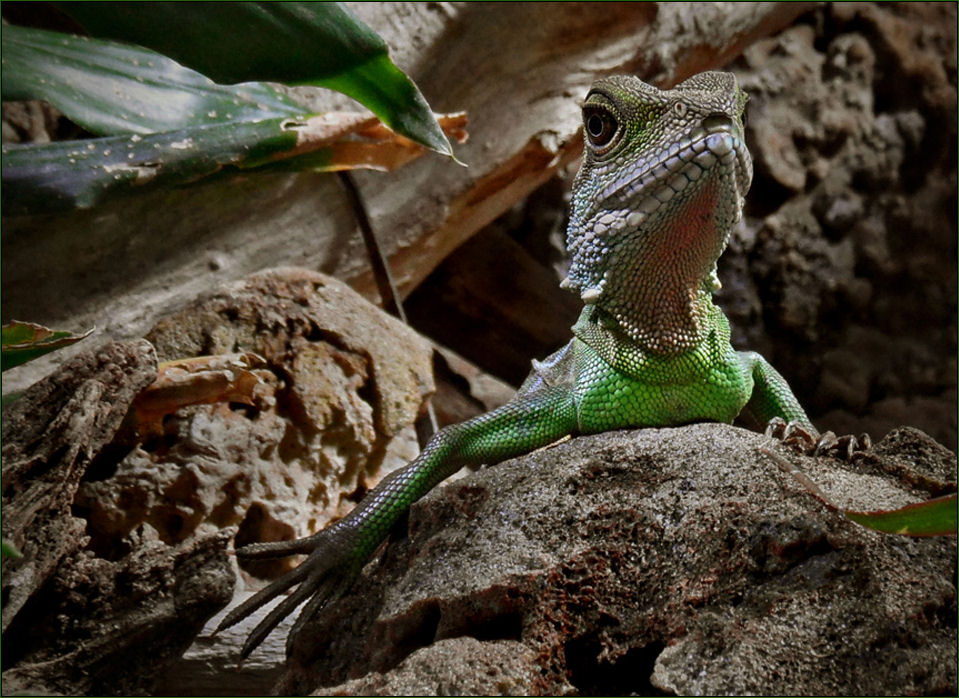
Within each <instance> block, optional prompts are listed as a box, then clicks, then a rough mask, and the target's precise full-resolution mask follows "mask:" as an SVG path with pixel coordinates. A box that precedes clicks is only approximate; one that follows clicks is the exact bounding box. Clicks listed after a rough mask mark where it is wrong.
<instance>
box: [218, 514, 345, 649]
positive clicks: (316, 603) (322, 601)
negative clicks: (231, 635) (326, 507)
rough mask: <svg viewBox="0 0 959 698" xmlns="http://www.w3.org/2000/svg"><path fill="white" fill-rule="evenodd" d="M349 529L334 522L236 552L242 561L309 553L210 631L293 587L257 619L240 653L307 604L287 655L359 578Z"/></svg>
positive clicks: (230, 623) (232, 622)
mask: <svg viewBox="0 0 959 698" xmlns="http://www.w3.org/2000/svg"><path fill="white" fill-rule="evenodd" d="M349 533H350V531H349V530H348V529H344V528H341V527H338V526H337V525H336V524H333V525H332V526H330V527H328V528H326V529H324V530H322V531H320V532H319V533H316V534H314V535H312V536H308V537H306V538H299V539H297V540H291V541H278V542H270V543H252V544H250V545H246V546H243V547H242V548H238V549H237V551H236V556H237V557H238V558H241V559H245V560H263V559H267V558H276V557H285V556H287V555H297V554H307V553H308V554H309V557H307V558H306V560H304V561H303V562H302V563H300V565H299V566H298V567H297V568H296V569H294V570H292V571H290V572H288V573H287V574H285V575H283V576H282V577H280V578H278V579H276V580H274V581H273V582H272V583H271V584H270V585H269V586H267V587H265V588H263V589H261V590H260V591H258V592H257V593H256V594H254V595H253V596H251V597H250V598H249V599H247V600H246V601H244V602H243V603H241V604H240V605H239V606H237V607H236V608H234V609H233V610H232V611H230V612H229V613H228V614H227V615H226V617H224V618H223V620H222V621H221V622H220V624H219V625H218V626H217V629H216V632H220V631H221V630H225V629H226V628H229V627H231V626H233V625H236V624H237V623H238V622H240V621H241V620H243V619H244V618H246V617H247V616H249V615H251V614H253V613H255V612H256V611H257V610H259V609H260V608H262V607H263V606H265V605H266V604H268V603H269V602H270V601H272V600H273V599H275V598H276V597H277V596H279V595H280V594H283V593H284V592H286V591H288V590H289V589H290V588H291V587H293V586H296V585H299V586H297V587H296V589H295V590H294V591H293V592H292V593H290V594H289V595H288V596H287V597H286V598H285V599H283V601H281V602H280V603H279V604H277V605H276V607H275V608H274V609H273V610H272V611H270V613H268V614H267V615H266V617H265V618H263V620H261V621H260V622H259V623H258V624H257V626H256V627H255V628H254V629H253V630H252V631H251V632H250V635H249V637H248V638H247V640H246V642H245V643H244V644H243V649H242V650H241V651H240V657H241V659H245V658H246V657H248V656H249V655H250V653H251V652H252V651H253V650H254V649H256V647H257V646H258V645H259V644H260V643H261V642H263V640H264V639H265V638H266V636H267V635H269V634H270V633H271V632H273V629H274V628H276V626H277V625H279V623H280V622H281V621H282V620H283V619H284V618H286V617H287V616H288V615H290V614H291V613H293V611H294V610H296V607H297V606H299V605H300V604H301V603H303V602H304V601H307V599H309V601H307V603H306V605H305V606H304V607H303V610H302V611H301V612H300V615H299V616H298V617H297V619H296V622H295V623H294V624H293V628H292V630H290V634H289V636H288V637H287V640H286V651H287V654H289V653H290V648H291V645H292V641H293V638H294V637H295V636H296V634H297V633H298V632H299V631H300V629H301V628H302V627H303V626H304V625H305V624H306V622H307V621H308V620H309V619H310V618H312V617H313V616H314V615H315V614H316V613H317V612H318V611H319V610H320V609H322V608H323V607H324V606H326V605H327V604H329V603H331V602H333V601H335V600H336V599H338V598H339V597H340V596H342V595H343V594H344V593H345V592H346V591H347V590H348V589H349V588H350V586H351V585H352V584H353V582H354V581H355V580H356V578H357V576H359V572H360V569H361V568H362V566H363V565H362V563H363V561H362V560H357V559H356V555H355V554H353V546H352V545H351V543H352V537H351V536H349Z"/></svg>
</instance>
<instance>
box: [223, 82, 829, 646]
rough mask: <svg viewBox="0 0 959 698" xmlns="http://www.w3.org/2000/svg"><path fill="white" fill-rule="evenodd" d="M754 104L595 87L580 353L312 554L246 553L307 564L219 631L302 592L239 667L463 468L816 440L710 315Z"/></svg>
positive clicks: (547, 364)
mask: <svg viewBox="0 0 959 698" xmlns="http://www.w3.org/2000/svg"><path fill="white" fill-rule="evenodd" d="M745 104H746V95H745V93H743V92H742V91H741V90H740V89H739V86H738V85H737V83H736V79H735V77H734V76H733V75H731V74H729V73H716V72H710V73H703V74H700V75H696V76H694V77H692V78H690V79H688V80H686V81H685V82H683V83H682V84H680V85H678V86H677V87H676V88H674V89H672V90H665V91H664V90H659V89H657V88H655V87H652V86H650V85H647V84H645V83H643V82H641V81H640V80H638V79H636V78H634V77H611V78H605V79H602V80H599V81H597V82H596V83H595V84H594V85H593V88H592V89H591V90H590V93H589V95H588V96H587V98H586V102H585V104H584V106H583V123H584V134H585V140H586V147H585V154H584V160H583V164H582V167H581V169H580V171H579V174H578V175H577V177H576V180H575V182H574V184H573V201H572V213H571V217H570V223H569V229H568V235H567V246H568V249H569V252H570V255H571V266H570V273H569V278H568V279H566V280H565V281H564V282H563V285H564V287H567V288H570V289H572V290H575V291H577V292H578V293H579V294H580V296H581V297H582V299H583V301H584V302H585V303H586V306H585V308H584V309H583V313H582V315H581V316H580V318H579V320H578V321H577V323H576V325H574V327H573V334H574V338H573V339H572V340H571V341H570V342H569V344H567V345H566V346H565V347H563V348H562V349H561V350H560V351H558V352H556V353H555V354H553V355H552V356H550V357H549V358H548V359H546V360H545V361H543V362H533V373H532V374H531V375H530V377H529V378H527V380H526V382H525V383H524V384H523V386H522V387H521V388H520V390H519V392H518V393H517V394H516V396H515V397H514V398H513V399H512V400H511V401H510V402H509V403H507V404H506V405H503V406H502V407H500V408H498V409H496V410H493V411H492V412H489V413H487V414H484V415H481V416H479V417H476V418H474V419H470V420H468V421H466V422H463V423H461V424H457V425H454V426H449V427H446V428H445V429H442V430H441V431H439V432H438V433H437V434H436V435H435V436H434V437H433V438H432V439H431V440H430V442H429V444H428V445H427V446H426V448H425V449H424V450H423V452H422V453H421V454H420V455H419V457H417V458H416V460H414V461H413V462H412V463H410V464H409V465H408V466H407V467H406V468H404V469H402V470H399V471H396V472H394V473H391V474H390V475H389V476H387V477H386V478H385V479H384V480H383V481H382V482H381V483H380V484H379V485H378V486H377V487H376V488H375V489H373V490H372V491H371V492H370V493H369V494H368V495H367V496H366V497H365V498H364V499H363V500H362V501H361V502H360V503H359V504H358V505H357V506H356V508H355V509H354V510H353V511H352V512H351V513H350V514H349V515H348V516H346V517H345V518H343V519H341V520H340V521H337V522H336V523H334V524H332V525H330V526H329V527H327V528H326V529H325V530H323V531H321V532H319V533H317V534H316V535H313V536H310V537H309V538H304V539H300V540H296V541H289V542H280V543H258V544H253V545H249V546H246V547H245V548H241V549H240V550H238V551H237V555H239V556H241V557H244V558H248V559H250V558H266V557H278V556H284V555H291V554H295V553H309V557H308V558H307V560H305V561H304V562H303V563H302V564H301V565H300V566H299V567H297V568H296V569H295V570H293V571H292V572H290V573H289V574H287V575H286V576H284V577H281V578H280V579H278V580H276V581H275V582H273V583H272V584H271V585H270V586H269V587H267V588H266V589H264V590H263V591H261V592H260V593H259V594H257V595H256V596H254V597H252V598H251V599H250V600H248V601H247V602H246V603H244V604H242V605H241V606H239V607H237V608H236V609H235V610H234V611H232V612H231V613H230V614H229V615H228V616H227V617H226V618H225V619H224V621H223V623H221V625H220V628H225V627H229V626H230V625H233V624H234V623H236V622H237V621H239V620H240V619H242V618H244V617H246V616H248V615H249V614H250V613H252V612H253V611H255V610H256V609H258V608H260V607H261V606H263V605H264V604H265V603H267V602H268V601H269V600H271V599H272V598H274V597H276V596H278V595H279V594H281V593H283V592H285V591H286V590H288V589H290V588H291V587H293V586H294V585H297V584H298V585H299V586H298V587H297V588H296V590H295V591H294V592H293V593H292V594H290V595H289V596H288V597H287V598H286V599H284V600H283V601H282V602H281V603H280V604H279V605H278V606H277V607H276V608H275V609H274V610H273V611H272V612H271V613H270V614H269V615H267V617H266V618H264V619H263V620H262V621H261V622H260V624H259V625H258V626H257V627H256V629H255V630H254V631H253V632H252V633H251V634H250V637H249V639H248V640H247V643H246V645H245V646H244V648H243V650H242V655H243V656H244V657H245V656H247V655H248V654H249V653H250V652H251V651H252V650H253V649H254V648H255V647H256V646H257V645H258V644H259V643H260V642H261V641H262V640H263V638H264V637H266V636H267V635H268V634H269V633H270V632H271V631H272V630H273V628H274V627H275V626H276V625H277V624H278V623H279V622H280V621H281V620H282V619H283V618H284V617H286V616H287V615H289V614H290V613H292V612H293V610H294V609H295V608H296V607H297V606H298V605H299V604H300V603H302V602H304V601H307V600H308V599H309V601H308V603H307V604H306V606H305V607H304V609H303V611H302V612H301V614H300V616H299V617H298V619H297V621H296V623H295V625H294V627H293V630H292V631H291V633H290V638H292V637H294V636H295V635H296V633H297V632H298V631H299V630H300V628H301V627H302V626H303V624H304V623H305V622H306V621H307V620H308V619H309V618H310V617H312V616H313V615H314V614H315V613H316V612H317V611H318V610H319V609H320V608H322V607H323V606H325V605H326V604H327V603H329V602H330V601H331V600H333V599H335V598H336V597H338V596H340V595H341V594H342V593H343V592H344V591H345V590H346V589H348V588H349V586H350V585H351V584H352V582H353V581H354V580H355V579H356V577H357V576H358V575H359V573H360V570H361V568H362V566H363V565H364V564H365V563H366V562H367V561H368V560H369V558H370V557H371V556H372V554H373V553H374V551H375V550H376V549H377V547H378V546H379V545H380V543H382V541H383V540H384V539H385V538H386V537H387V535H388V533H389V531H390V528H391V527H392V526H393V524H394V523H395V522H396V521H397V520H398V519H400V517H402V516H403V515H404V514H405V513H406V512H407V510H408V509H409V507H410V505H411V504H412V503H413V502H415V501H416V500H417V499H419V498H420V497H422V496H423V495H424V494H426V493H427V492H429V491H430V489H432V488H433V487H434V486H436V485H437V484H438V483H439V482H441V481H442V480H444V479H445V478H447V477H448V476H450V475H451V474H453V473H454V472H456V471H457V470H459V469H460V468H461V467H463V466H464V465H480V464H492V463H497V462H499V461H502V460H504V459H507V458H511V457H514V456H518V455H522V454H524V453H528V452H529V451H532V450H534V449H536V448H539V447H541V446H546V445H548V444H550V443H552V442H554V441H556V440H557V439H560V438H562V437H564V436H567V435H571V434H590V433H596V432H602V431H608V430H610V429H621V428H626V427H662V426H671V425H680V424H686V423H689V422H695V421H702V420H714V421H721V422H731V421H732V420H733V419H734V418H735V417H736V416H737V415H738V414H739V413H740V412H741V411H742V410H743V409H744V408H746V409H748V410H749V411H750V412H751V413H752V414H753V415H754V417H756V418H757V419H759V420H760V421H761V422H762V423H765V422H766V421H768V420H769V419H771V418H773V417H780V418H783V419H785V420H786V421H788V422H795V423H798V424H799V425H800V426H802V427H804V428H805V429H806V430H807V431H808V432H810V433H811V434H813V435H815V434H816V431H815V429H814V428H813V426H812V424H811V423H810V422H809V419H808V418H807V417H806V414H805V413H804V412H803V410H802V408H801V407H800V405H799V403H798V402H797V400H796V398H795V397H794V396H793V394H792V392H791V391H790V389H789V386H788V385H787V384H786V381H785V380H784V379H783V378H782V376H780V375H779V374H778V373H777V372H776V371H775V370H774V369H773V368H772V366H770V365H769V364H768V363H767V362H766V361H765V360H764V359H763V358H762V357H761V356H759V355H758V354H755V353H753V352H737V351H735V350H734V349H733V348H732V346H731V345H730V342H729V323H728V321H727V320H726V317H725V316H724V315H723V313H722V311H721V310H720V309H719V308H717V307H716V306H715V305H714V304H713V302H712V293H713V291H714V290H716V289H717V288H718V286H719V284H718V280H717V278H716V260H717V259H718V258H719V256H720V254H722V252H723V250H724V249H725V247H726V244H727V242H728V239H729V234H730V232H731V230H732V227H733V226H734V225H735V224H736V222H738V220H739V218H740V217H741V215H742V205H743V197H744V196H745V194H746V191H747V190H748V189H749V184H750V181H751V178H752V162H751V160H750V157H749V153H748V151H747V150H746V146H745V142H744V139H743V121H742V117H743V111H744V108H745ZM288 649H289V640H288Z"/></svg>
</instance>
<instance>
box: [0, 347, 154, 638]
mask: <svg viewBox="0 0 959 698" xmlns="http://www.w3.org/2000/svg"><path fill="white" fill-rule="evenodd" d="M155 377H156V354H155V353H154V351H153V347H152V346H150V344H149V343H148V342H144V341H142V340H140V341H132V342H117V343H113V344H108V345H106V346H104V347H101V348H99V349H96V350H93V351H90V350H88V351H86V352H85V353H83V354H81V355H80V356H78V357H76V358H74V359H72V360H71V361H69V362H67V363H66V364H64V365H63V366H62V367H61V369H60V370H59V371H57V372H56V373H55V374H53V375H51V376H48V377H47V378H45V379H43V380H42V381H40V382H38V383H36V384H34V385H33V386H31V387H30V388H29V389H28V390H26V391H25V392H24V394H23V395H21V396H20V397H19V398H18V399H17V400H16V401H14V402H13V403H12V404H10V405H8V406H7V407H5V408H4V410H3V537H4V538H5V539H7V540H9V541H11V542H12V543H13V544H14V545H15V546H17V548H18V549H19V550H20V551H21V552H22V553H23V557H22V558H19V559H14V558H4V559H3V626H2V627H3V630H4V632H6V630H7V628H8V627H9V625H10V623H11V622H12V621H13V620H14V618H16V616H17V613H18V612H19V610H20V609H21V607H22V606H23V604H24V603H26V601H27V599H29V598H30V596H31V595H32V594H33V593H34V592H35V591H36V590H37V589H38V588H39V587H40V586H41V585H43V583H44V582H45V581H46V580H47V578H48V577H49V576H50V575H51V574H52V572H53V571H54V570H55V569H56V567H57V565H58V564H59V563H60V561H61V560H62V559H63V558H64V557H66V556H68V555H71V554H73V553H74V552H75V551H76V550H78V549H79V548H80V547H81V546H82V545H83V544H84V543H85V540H84V536H83V533H84V522H83V521H82V520H81V519H79V518H76V517H74V516H72V515H71V514H72V512H71V506H72V504H73V499H74V495H75V493H76V490H77V487H78V485H79V482H80V478H81V477H83V475H84V474H85V473H86V470H87V467H88V466H89V465H90V463H91V462H92V460H93V459H94V457H95V456H96V455H97V454H98V453H99V452H100V450H101V449H102V448H103V447H104V446H106V445H107V444H108V443H110V441H111V440H112V439H113V437H114V435H115V434H116V431H117V429H119V427H120V424H121V422H122V421H123V418H124V417H125V416H126V413H127V409H128V408H129V406H130V404H131V402H132V401H133V398H134V397H135V396H136V394H137V393H138V392H139V391H140V390H142V389H143V388H145V387H146V386H147V385H149V384H150V383H151V382H152V381H153V379H154V378H155Z"/></svg>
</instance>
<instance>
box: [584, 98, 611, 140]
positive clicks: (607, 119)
mask: <svg viewBox="0 0 959 698" xmlns="http://www.w3.org/2000/svg"><path fill="white" fill-rule="evenodd" d="M583 126H584V127H585V129H586V137H587V138H588V139H589V142H590V145H592V146H593V147H594V148H603V147H605V146H607V145H609V144H610V142H612V140H613V137H614V136H615V135H616V132H617V131H618V130H619V122H618V121H616V117H614V116H613V115H612V114H610V113H609V111H607V110H606V109H604V108H603V107H598V106H596V105H588V106H586V107H583Z"/></svg>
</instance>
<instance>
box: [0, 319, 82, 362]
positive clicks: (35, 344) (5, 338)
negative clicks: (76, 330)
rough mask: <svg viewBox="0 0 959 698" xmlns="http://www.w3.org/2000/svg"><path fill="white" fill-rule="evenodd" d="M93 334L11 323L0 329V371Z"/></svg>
mask: <svg viewBox="0 0 959 698" xmlns="http://www.w3.org/2000/svg"><path fill="white" fill-rule="evenodd" d="M91 332H93V330H92V329H91V330H88V331H87V332H84V333H83V334H73V333H72V332H63V331H60V332H56V331H54V330H51V329H49V328H46V327H43V326H42V325H34V324H32V323H29V322H16V321H14V322H11V323H9V324H7V325H4V326H3V327H2V328H0V370H3V371H6V370H7V369H8V368H14V367H15V366H20V365H21V364H25V363H27V362H28V361H32V360H33V359H36V358H37V357H39V356H43V355H44V354H48V353H50V352H51V351H56V350H57V349H62V348H63V347H66V346H69V345H71V344H74V343H76V342H79V341H80V340H81V339H84V338H86V337H88V336H90V333H91Z"/></svg>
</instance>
